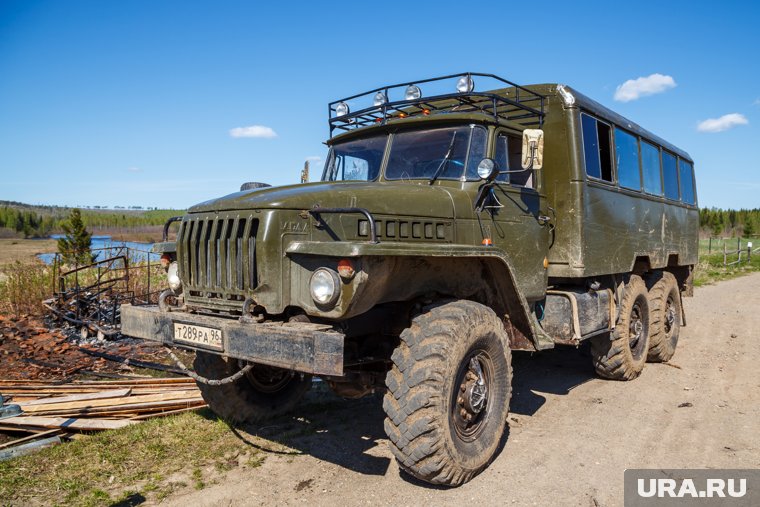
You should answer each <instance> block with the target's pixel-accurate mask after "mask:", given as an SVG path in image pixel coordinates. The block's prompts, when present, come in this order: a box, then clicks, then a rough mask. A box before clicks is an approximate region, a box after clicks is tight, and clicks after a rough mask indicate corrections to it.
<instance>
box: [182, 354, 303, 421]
mask: <svg viewBox="0 0 760 507" xmlns="http://www.w3.org/2000/svg"><path fill="white" fill-rule="evenodd" d="M194 367H195V371H196V373H198V374H199V375H201V376H203V377H206V378H209V379H221V378H225V377H229V376H231V375H234V374H235V373H237V372H238V371H240V369H241V366H240V364H239V362H238V360H237V359H231V358H230V359H224V358H223V357H221V356H218V355H216V354H209V353H207V352H196V354H195V362H194ZM310 387H311V375H306V374H304V375H301V374H300V373H295V372H292V371H289V370H283V369H282V368H275V367H272V366H265V365H261V364H257V365H254V367H253V368H251V370H250V371H249V372H248V373H246V374H245V375H244V376H243V377H241V378H240V379H238V380H237V381H235V382H232V383H230V384H223V385H220V386H210V385H206V384H202V383H200V382H198V388H199V389H200V391H201V395H202V396H203V399H204V400H205V401H206V403H208V406H209V408H210V409H211V410H212V411H214V413H216V414H217V415H218V416H219V417H221V418H222V419H225V420H227V421H230V422H233V423H252V422H258V421H261V420H263V419H266V418H269V417H274V416H277V415H281V414H284V413H287V412H289V411H290V410H292V409H293V408H294V407H295V406H296V405H297V404H298V402H299V401H300V400H301V398H302V397H303V395H304V394H305V393H306V391H308V390H309V388H310Z"/></svg>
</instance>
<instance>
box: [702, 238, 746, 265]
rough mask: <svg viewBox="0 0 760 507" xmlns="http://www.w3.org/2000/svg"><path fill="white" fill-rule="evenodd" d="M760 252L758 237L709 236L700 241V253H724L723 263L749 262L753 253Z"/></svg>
mask: <svg viewBox="0 0 760 507" xmlns="http://www.w3.org/2000/svg"><path fill="white" fill-rule="evenodd" d="M758 252H760V240H758V239H757V238H709V239H706V240H702V241H701V242H700V253H702V254H707V255H720V254H722V255H723V265H724V266H733V265H737V264H741V263H742V262H744V263H749V262H751V261H752V256H753V255H758Z"/></svg>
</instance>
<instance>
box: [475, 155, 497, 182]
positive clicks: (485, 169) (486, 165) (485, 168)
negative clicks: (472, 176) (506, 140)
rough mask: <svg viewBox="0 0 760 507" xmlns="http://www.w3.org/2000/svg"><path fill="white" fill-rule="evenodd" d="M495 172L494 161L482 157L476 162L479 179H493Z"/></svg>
mask: <svg viewBox="0 0 760 507" xmlns="http://www.w3.org/2000/svg"><path fill="white" fill-rule="evenodd" d="M495 172H496V162H494V161H493V160H492V159H490V158H484V159H483V160H481V161H480V163H479V164H478V176H480V178H481V179H484V180H491V179H493V176H494V173H495Z"/></svg>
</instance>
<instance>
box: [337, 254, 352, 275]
mask: <svg viewBox="0 0 760 507" xmlns="http://www.w3.org/2000/svg"><path fill="white" fill-rule="evenodd" d="M338 274H339V275H340V277H341V278H353V276H354V275H355V274H356V271H354V265H353V264H352V263H351V261H350V260H348V259H341V260H339V261H338Z"/></svg>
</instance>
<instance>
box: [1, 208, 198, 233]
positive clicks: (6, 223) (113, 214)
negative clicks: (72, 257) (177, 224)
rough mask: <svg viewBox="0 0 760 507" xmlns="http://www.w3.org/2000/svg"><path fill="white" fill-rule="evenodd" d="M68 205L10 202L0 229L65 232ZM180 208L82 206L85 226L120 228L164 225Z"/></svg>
mask: <svg viewBox="0 0 760 507" xmlns="http://www.w3.org/2000/svg"><path fill="white" fill-rule="evenodd" d="M70 213H71V209H70V208H58V207H44V208H41V209H39V210H38V209H37V208H36V207H31V206H15V205H11V204H10V203H7V204H4V205H2V206H0V229H5V230H6V235H9V234H10V235H16V236H22V237H24V238H45V237H48V236H49V235H50V234H56V233H61V232H64V229H63V226H64V224H66V223H68V220H69V216H70ZM182 213H183V211H180V210H151V211H139V212H134V211H131V212H120V211H103V210H100V211H91V210H81V216H82V221H83V222H84V225H85V226H86V227H98V228H109V227H113V228H120V229H129V228H135V227H144V226H154V225H163V224H164V222H166V220H167V219H168V218H169V217H173V216H176V215H181V214H182Z"/></svg>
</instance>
